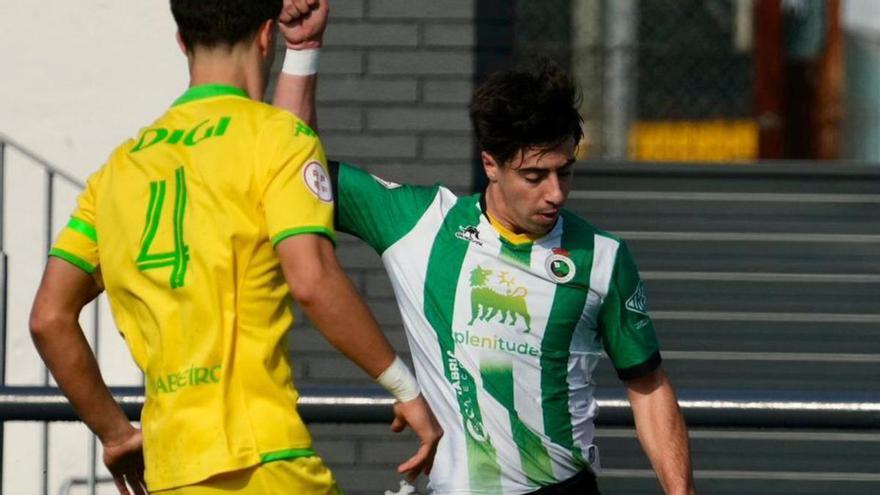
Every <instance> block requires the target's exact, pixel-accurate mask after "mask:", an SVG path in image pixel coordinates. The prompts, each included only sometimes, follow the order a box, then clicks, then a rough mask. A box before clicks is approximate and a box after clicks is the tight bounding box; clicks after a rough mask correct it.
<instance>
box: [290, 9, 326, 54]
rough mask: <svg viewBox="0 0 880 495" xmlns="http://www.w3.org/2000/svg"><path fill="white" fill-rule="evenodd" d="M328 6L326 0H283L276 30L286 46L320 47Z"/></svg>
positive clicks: (292, 47)
mask: <svg viewBox="0 0 880 495" xmlns="http://www.w3.org/2000/svg"><path fill="white" fill-rule="evenodd" d="M329 14H330V8H329V6H328V5H327V0H284V6H283V7H282V8H281V15H280V16H279V18H278V30H279V31H280V32H281V35H282V36H284V41H285V42H286V43H287V48H290V49H292V50H304V49H310V48H320V47H321V44H322V42H323V39H324V29H325V28H326V27H327V18H328V16H329Z"/></svg>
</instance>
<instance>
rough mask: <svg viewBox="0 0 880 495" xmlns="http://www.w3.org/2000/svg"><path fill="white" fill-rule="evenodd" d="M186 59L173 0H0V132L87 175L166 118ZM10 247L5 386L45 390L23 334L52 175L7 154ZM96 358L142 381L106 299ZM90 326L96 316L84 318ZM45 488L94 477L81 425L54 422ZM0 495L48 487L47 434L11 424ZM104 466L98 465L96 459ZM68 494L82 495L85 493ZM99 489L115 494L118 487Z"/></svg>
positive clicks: (182, 83)
mask: <svg viewBox="0 0 880 495" xmlns="http://www.w3.org/2000/svg"><path fill="white" fill-rule="evenodd" d="M187 80H188V78H187V73H186V60H185V59H184V58H183V56H182V55H181V54H180V53H179V51H178V49H177V45H176V42H175V40H174V22H173V19H172V18H171V13H170V11H169V9H168V2H167V1H161V2H157V1H145V2H135V1H130V0H127V1H121V0H77V1H74V2H71V1H60V0H46V1H40V2H35V1H32V0H3V1H0V133H3V134H6V135H7V136H9V137H11V138H12V139H14V140H15V141H18V142H19V143H21V144H23V145H24V146H25V147H27V148H29V149H30V150H32V151H33V152H36V153H37V154H39V155H41V156H43V157H44V158H46V159H48V160H49V161H50V162H52V163H54V164H56V165H57V166H59V167H60V168H62V169H64V170H65V171H67V172H70V173H71V174H73V175H74V176H76V177H77V178H79V179H80V180H84V179H85V178H86V177H87V176H88V174H89V173H90V172H91V171H93V170H94V169H96V168H97V167H98V166H100V165H101V163H102V162H103V160H104V159H105V158H106V156H107V155H108V154H109V152H110V151H111V149H112V148H113V147H114V146H116V145H117V144H118V143H119V142H121V141H122V140H123V139H125V138H126V137H128V136H131V135H133V134H134V133H136V132H137V130H138V129H139V128H140V127H142V126H145V125H147V124H149V123H150V122H151V121H152V120H153V119H155V118H156V117H158V116H159V115H160V114H161V113H162V112H163V111H164V110H165V109H166V108H168V106H169V105H170V104H171V102H172V101H173V100H174V99H175V98H176V97H177V96H179V95H180V94H181V93H182V92H183V91H184V90H185V89H186V85H187ZM6 168H7V174H6V191H5V192H6V201H5V204H4V205H3V212H2V214H3V217H4V219H5V238H6V246H5V251H6V253H7V255H8V256H9V262H10V269H9V277H10V280H9V282H10V293H9V319H8V322H9V326H8V330H9V336H8V343H9V349H8V353H7V358H8V362H7V383H9V384H14V385H37V384H42V370H43V368H42V367H41V365H40V361H39V359H38V357H37V355H36V353H35V352H34V351H33V347H32V345H31V343H30V339H29V337H28V334H27V329H26V324H27V313H28V311H29V307H30V302H31V300H32V298H33V294H34V291H35V290H36V287H37V283H38V281H39V280H38V277H39V274H40V272H41V270H42V267H43V263H44V261H45V255H44V253H45V242H46V239H45V234H44V227H43V218H44V217H45V211H44V210H45V208H44V204H45V195H44V186H43V184H44V181H45V178H44V176H43V175H42V173H41V172H40V171H39V169H38V168H36V167H35V166H33V164H32V163H31V162H30V161H28V160H26V159H24V158H23V157H22V156H21V155H20V154H18V153H15V152H8V153H7V167H6ZM56 189H57V190H56V195H55V198H56V201H57V202H58V206H57V207H56V208H57V211H56V212H55V214H54V215H53V221H54V225H55V228H54V230H55V231H56V232H57V230H58V226H60V225H62V224H63V222H65V221H66V217H67V215H68V214H69V212H70V208H71V206H72V204H73V199H74V198H75V195H76V193H77V189H76V188H75V187H70V186H66V185H64V184H62V183H60V182H59V183H57V186H56ZM103 309H104V310H103V311H102V316H101V320H102V325H101V352H100V356H99V357H100V360H101V362H102V367H103V368H104V370H105V378H106V379H107V381H108V382H110V383H111V384H116V385H124V384H139V383H140V375H139V374H138V373H137V371H136V370H135V369H134V367H133V366H132V365H131V363H130V359H129V357H128V353H127V351H126V350H125V348H124V346H123V344H122V342H121V339H120V338H119V337H118V335H117V334H116V331H115V329H114V327H113V324H112V321H111V320H110V316H109V312H108V311H107V305H106V304H104V306H103ZM83 321H84V325H86V328H89V327H90V325H91V313H89V316H88V317H87V318H84V320H83ZM50 431H51V433H50V449H49V452H50V453H49V459H50V460H49V465H48V469H49V481H50V482H49V487H48V488H49V493H52V494H55V493H58V490H59V488H60V486H61V483H62V482H63V480H64V479H66V478H69V477H71V476H79V477H82V476H85V475H86V474H87V472H88V471H87V459H86V454H87V452H88V442H89V436H88V435H87V433H86V431H85V429H84V428H83V427H82V426H81V425H75V424H55V425H52V426H51V427H50ZM4 443H5V449H4V451H5V458H4V465H3V475H4V476H3V477H4V480H3V486H2V490H0V491H2V493H4V494H9V495H28V494H39V493H41V490H42V474H41V472H40V470H41V469H42V462H41V456H42V448H41V445H42V428H41V427H40V426H39V425H37V424H31V423H9V424H8V425H7V426H6V432H5V442H4ZM99 464H100V463H99ZM70 493H72V494H83V493H86V492H85V490H84V489H83V488H76V489H74V490H71V492H70ZM99 493H114V490H112V489H110V487H106V488H104V489H102V490H101V491H100V492H99Z"/></svg>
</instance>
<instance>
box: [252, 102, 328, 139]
mask: <svg viewBox="0 0 880 495" xmlns="http://www.w3.org/2000/svg"><path fill="white" fill-rule="evenodd" d="M251 103H252V104H253V108H252V109H251V112H252V113H253V116H254V118H255V120H257V124H258V126H259V127H260V128H261V131H262V132H277V133H283V134H286V135H288V136H290V135H292V136H294V137H300V138H303V137H304V138H312V139H317V137H318V134H317V133H316V132H315V131H314V130H313V129H312V128H311V127H309V126H308V124H306V123H305V122H304V121H303V120H302V119H300V118H299V117H297V116H296V115H294V114H292V113H291V112H289V111H287V110H284V109H281V108H277V107H273V106H272V105H269V104H268V103H263V102H260V101H252V102H251Z"/></svg>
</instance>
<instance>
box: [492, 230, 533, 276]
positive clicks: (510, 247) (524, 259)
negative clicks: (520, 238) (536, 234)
mask: <svg viewBox="0 0 880 495" xmlns="http://www.w3.org/2000/svg"><path fill="white" fill-rule="evenodd" d="M498 239H499V240H501V257H502V258H504V259H506V260H508V261H511V262H513V263H515V264H517V265H520V266H522V267H525V268H526V269H528V268H529V267H530V266H531V262H532V246H533V245H534V243H531V242H527V243H524V244H514V243H512V242H510V241H508V240H507V239H505V238H504V237H503V236H500V235H499V236H498Z"/></svg>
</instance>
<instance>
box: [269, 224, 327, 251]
mask: <svg viewBox="0 0 880 495" xmlns="http://www.w3.org/2000/svg"><path fill="white" fill-rule="evenodd" d="M300 234H321V235H323V236H324V237H326V238H328V239H330V242H332V243H333V245H334V246H335V245H336V234H335V233H333V231H332V230H330V229H328V228H327V227H317V226H314V227H297V228H295V229H287V230H282V231H281V232H279V233H277V234H275V236H274V237H272V247H275V246H277V245H278V243H279V242H281V241H283V240H284V239H287V238H288V237H293V236H295V235H300Z"/></svg>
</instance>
